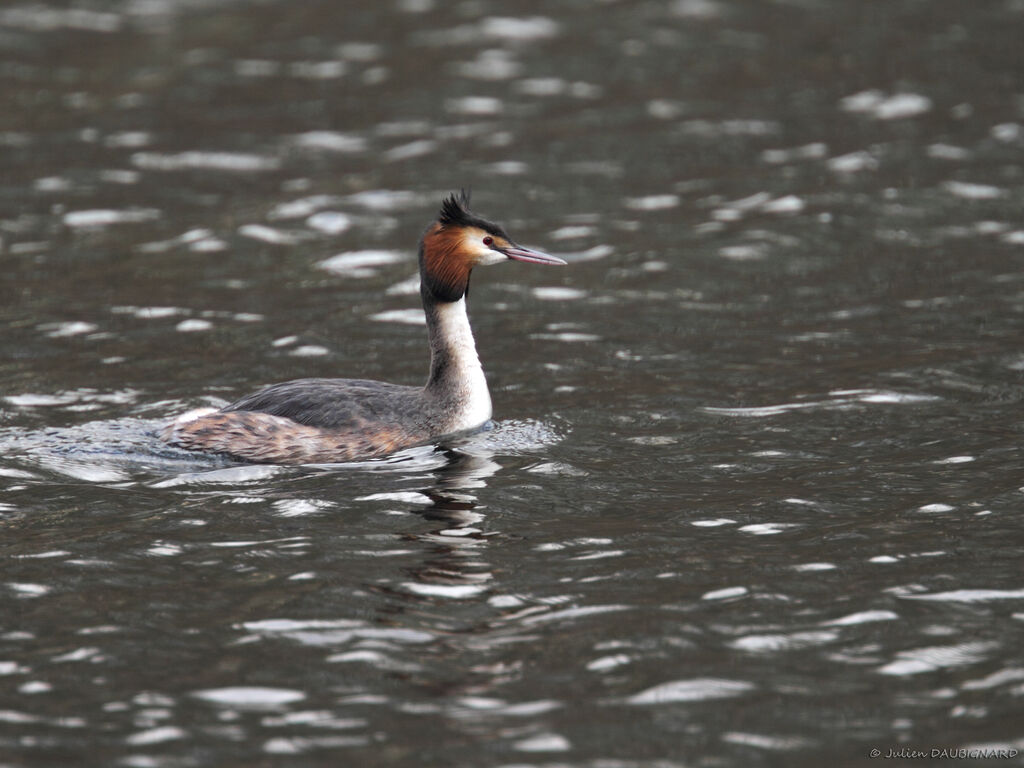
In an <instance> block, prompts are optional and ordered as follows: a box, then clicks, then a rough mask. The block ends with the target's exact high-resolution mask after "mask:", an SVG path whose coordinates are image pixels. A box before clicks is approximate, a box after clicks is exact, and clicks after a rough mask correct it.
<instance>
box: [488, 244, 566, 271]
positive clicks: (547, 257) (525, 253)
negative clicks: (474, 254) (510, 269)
mask: <svg viewBox="0 0 1024 768" xmlns="http://www.w3.org/2000/svg"><path fill="white" fill-rule="evenodd" d="M501 252H502V253H504V254H505V255H506V256H508V257H509V258H510V259H515V260H516V261H525V262H527V263H529V264H550V265H551V266H564V265H565V264H566V263H567V262H566V261H564V260H563V259H560V258H558V257H557V256H552V255H551V254H549V253H543V252H542V251H535V250H533V249H532V248H524V247H523V246H521V245H510V246H508V247H507V248H502V249H501Z"/></svg>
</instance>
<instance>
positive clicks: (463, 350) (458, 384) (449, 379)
mask: <svg viewBox="0 0 1024 768" xmlns="http://www.w3.org/2000/svg"><path fill="white" fill-rule="evenodd" d="M424 310H425V311H426V314H427V334H428V336H429V338H430V379H429V380H428V381H427V387H426V389H427V391H428V392H429V393H431V394H432V395H433V396H434V397H436V398H437V399H438V400H439V401H441V402H444V403H445V405H446V408H448V409H450V417H451V420H452V423H451V430H450V431H452V432H456V431H461V430H465V429H473V428H475V427H479V426H481V425H482V424H484V423H486V422H487V420H488V419H490V418H491V394H490V392H489V391H488V390H487V379H486V378H485V376H484V369H483V366H481V365H480V358H479V357H478V356H477V353H476V343H475V342H474V340H473V330H472V328H470V326H469V316H468V315H467V313H466V297H465V296H463V297H462V298H461V299H459V300H458V301H453V302H442V301H439V302H436V303H435V302H431V303H430V304H427V305H426V306H424Z"/></svg>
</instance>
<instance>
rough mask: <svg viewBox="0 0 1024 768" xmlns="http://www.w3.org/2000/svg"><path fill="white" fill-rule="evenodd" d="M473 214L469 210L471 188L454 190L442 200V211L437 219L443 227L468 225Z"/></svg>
mask: <svg viewBox="0 0 1024 768" xmlns="http://www.w3.org/2000/svg"><path fill="white" fill-rule="evenodd" d="M471 218H473V214H471V213H470V212H469V190H466V189H460V190H459V191H458V194H456V193H455V192H453V193H452V194H450V195H448V197H446V198H445V199H444V200H443V201H442V202H441V213H439V214H438V216H437V220H438V221H439V222H441V226H442V227H468V226H470V225H471V222H470V219H471Z"/></svg>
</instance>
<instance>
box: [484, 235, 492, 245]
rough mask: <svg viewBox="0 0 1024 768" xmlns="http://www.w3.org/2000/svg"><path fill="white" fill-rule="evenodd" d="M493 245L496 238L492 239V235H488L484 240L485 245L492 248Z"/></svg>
mask: <svg viewBox="0 0 1024 768" xmlns="http://www.w3.org/2000/svg"><path fill="white" fill-rule="evenodd" d="M493 243H494V238H493V237H491V236H490V235H487V236H486V237H485V238H484V245H486V246H491V245H492V244H493Z"/></svg>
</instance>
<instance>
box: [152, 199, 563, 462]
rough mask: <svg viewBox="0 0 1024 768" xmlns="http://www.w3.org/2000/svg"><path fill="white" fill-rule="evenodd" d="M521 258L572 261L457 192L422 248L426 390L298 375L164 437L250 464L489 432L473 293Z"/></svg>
mask: <svg viewBox="0 0 1024 768" xmlns="http://www.w3.org/2000/svg"><path fill="white" fill-rule="evenodd" d="M509 259H513V260H515V261H525V262H529V263H531V264H565V262H564V261H562V260H561V259H559V258H557V257H555V256H549V255H548V254H546V253H541V252H540V251H535V250H533V249H531V248H524V247H523V246H521V245H517V244H516V243H515V242H513V241H512V239H511V238H510V237H509V236H508V234H506V232H505V230H504V229H502V228H501V226H499V225H498V224H494V223H493V222H490V221H487V220H486V219H483V218H481V217H479V216H477V215H475V214H474V213H472V212H471V211H470V210H469V196H468V195H467V194H466V193H465V192H462V193H460V194H459V195H454V194H453V195H450V196H449V197H447V198H445V200H444V202H443V203H442V205H441V212H440V214H439V215H438V218H437V221H435V222H433V223H432V224H431V225H430V226H429V227H427V230H426V231H425V232H424V233H423V237H422V239H421V240H420V247H419V264H420V295H421V296H422V298H423V310H424V312H425V313H426V318H427V337H428V338H429V340H430V376H429V377H428V378H427V383H426V384H425V385H424V386H423V387H408V386H401V385H398V384H386V383H384V382H380V381H365V380H361V379H298V380H297V381H287V382H284V383H283V384H274V385H272V386H269V387H265V388H264V389H261V390H260V391H258V392H255V393H253V394H251V395H248V396H247V397H243V398H242V399H241V400H237V401H235V402H234V403H232V404H231V405H228V406H225V407H224V408H221V409H220V410H216V409H214V408H203V409H198V410H194V411H190V412H188V413H185V414H182V415H181V416H179V417H178V418H177V420H175V421H173V422H171V423H170V424H168V425H167V426H165V427H164V428H163V429H162V430H161V431H160V438H161V439H162V440H164V442H167V443H170V444H171V445H175V446H179V447H181V448H186V449H188V450H193V451H204V452H206V453H217V454H226V455H228V456H230V457H232V458H235V459H240V460H242V461H252V462H263V463H274V464H307V463H329V462H341V461H352V460H356V459H369V458H374V457H378V456H384V455H386V454H389V453H392V452H394V451H397V450H400V449H402V448H409V447H411V446H414V445H421V444H423V443H429V442H431V441H433V440H435V439H437V438H439V437H444V436H446V435H452V434H455V433H459V432H467V431H470V430H473V429H477V428H479V427H482V426H483V425H484V424H486V423H487V421H488V420H489V419H490V418H491V395H490V392H488V390H487V379H486V378H484V371H483V368H482V367H481V366H480V359H479V358H478V357H477V354H476V344H475V343H474V341H473V332H472V330H471V329H470V327H469V317H468V316H467V314H466V294H467V292H468V291H469V275H470V273H471V272H472V271H473V267H478V266H487V265H489V264H499V263H501V262H504V261H508V260H509Z"/></svg>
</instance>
